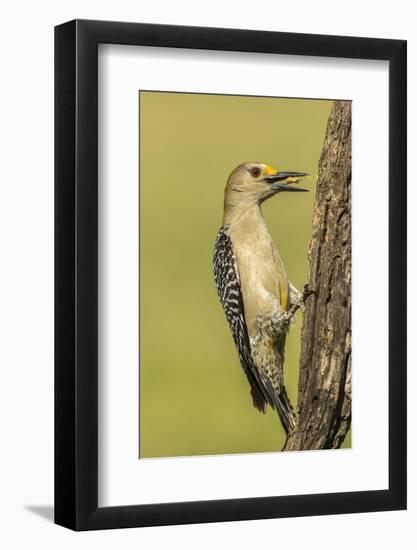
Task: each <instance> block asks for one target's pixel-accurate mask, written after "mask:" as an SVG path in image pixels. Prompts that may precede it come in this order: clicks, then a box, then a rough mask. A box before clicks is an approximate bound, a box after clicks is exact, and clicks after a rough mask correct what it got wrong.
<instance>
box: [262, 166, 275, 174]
mask: <svg viewBox="0 0 417 550" xmlns="http://www.w3.org/2000/svg"><path fill="white" fill-rule="evenodd" d="M276 173H277V170H276V169H275V168H272V166H265V168H264V175H265V176H271V175H272V174H276Z"/></svg>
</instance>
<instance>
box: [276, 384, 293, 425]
mask: <svg viewBox="0 0 417 550" xmlns="http://www.w3.org/2000/svg"><path fill="white" fill-rule="evenodd" d="M274 408H275V409H276V411H277V413H278V416H279V419H280V420H281V424H282V426H283V428H284V430H285V433H286V434H288V433H289V432H290V431H291V430H293V429H294V426H295V414H294V409H293V408H292V405H291V401H290V399H289V397H288V395H287V391H286V389H285V387H284V386H283V387H282V389H281V392H280V393H276V394H275V399H274Z"/></svg>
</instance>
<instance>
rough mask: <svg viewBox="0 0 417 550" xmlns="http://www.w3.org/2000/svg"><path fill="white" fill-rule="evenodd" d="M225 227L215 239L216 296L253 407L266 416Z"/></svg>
mask: <svg viewBox="0 0 417 550" xmlns="http://www.w3.org/2000/svg"><path fill="white" fill-rule="evenodd" d="M227 229H228V226H227V225H223V226H222V227H221V228H220V230H219V233H218V235H217V240H216V244H215V248H214V258H213V269H214V278H215V281H216V286H217V293H218V295H219V298H220V302H221V304H222V306H223V309H224V312H225V314H226V319H227V321H228V323H229V326H230V330H231V332H232V335H233V340H234V342H235V345H236V349H237V352H238V354H239V360H240V364H241V365H242V368H243V370H244V372H245V374H246V377H247V379H248V381H249V384H250V387H251V395H252V399H253V404H254V406H255V407H256V408H257V409H258V410H259V411H261V412H265V410H266V404H267V402H271V399H270V396H269V395H268V393H267V391H265V390H266V388H265V387H264V384H263V383H262V379H261V376H260V373H259V372H258V371H257V369H256V367H255V365H254V363H253V359H252V355H251V347H250V341H249V334H248V329H247V326H246V321H245V312H244V305H243V298H242V292H241V288H240V280H239V271H238V268H237V265H236V260H235V256H234V254H233V245H232V241H231V239H230V237H229V235H228V234H227Z"/></svg>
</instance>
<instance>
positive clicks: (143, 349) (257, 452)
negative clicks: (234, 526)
mask: <svg viewBox="0 0 417 550" xmlns="http://www.w3.org/2000/svg"><path fill="white" fill-rule="evenodd" d="M55 159H56V164H55V197H56V201H55V220H56V225H55V266H56V273H55V281H56V286H55V292H56V295H55V303H56V312H55V319H56V324H55V411H56V412H55V465H56V467H55V521H56V523H58V524H60V525H63V526H65V527H69V528H71V529H74V530H88V529H106V528H118V527H119V528H121V527H139V526H148V525H149V526H150V525H167V524H176V523H198V522H213V521H231V520H245V519H261V518H278V517H288V516H306V515H323V514H338V513H352V512H369V511H381V510H395V509H404V508H405V507H406V284H405V283H406V42H405V41H402V40H385V39H384V40H382V39H373V38H372V39H371V38H353V37H337V36H319V35H303V34H288V33H279V32H263V31H262V32H261V31H246V30H236V29H214V28H194V27H174V26H163V25H148V24H139V23H116V22H104V21H79V20H77V21H71V22H68V23H65V24H63V25H60V26H58V27H56V29H55Z"/></svg>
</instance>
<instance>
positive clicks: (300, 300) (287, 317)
mask: <svg viewBox="0 0 417 550" xmlns="http://www.w3.org/2000/svg"><path fill="white" fill-rule="evenodd" d="M289 290H290V304H291V306H290V308H289V309H288V310H287V311H282V312H280V315H279V322H280V323H282V324H283V325H285V326H288V325H289V324H290V323H291V321H292V320H293V319H294V315H295V314H296V313H297V311H298V310H299V309H301V311H304V309H305V304H306V300H307V298H308V297H309V296H311V295H312V294H314V295H315V296H317V293H316V291H315V290H313V289H312V288H310V286H309V285H308V284H306V285H304V289H303V292H300V291H299V290H298V289H297V288H295V286H294V285H293V284H291V283H289Z"/></svg>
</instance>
